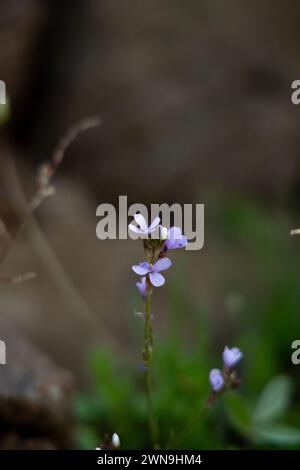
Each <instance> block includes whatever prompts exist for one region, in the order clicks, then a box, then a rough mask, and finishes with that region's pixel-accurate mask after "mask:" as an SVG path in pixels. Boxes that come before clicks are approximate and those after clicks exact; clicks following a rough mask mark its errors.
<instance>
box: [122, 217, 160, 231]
mask: <svg viewBox="0 0 300 470" xmlns="http://www.w3.org/2000/svg"><path fill="white" fill-rule="evenodd" d="M133 217H134V220H135V222H136V224H137V225H133V224H129V228H130V230H131V231H132V232H134V233H137V234H138V235H144V236H148V235H150V234H151V233H153V232H154V231H155V230H156V229H158V226H159V223H160V218H159V217H155V219H154V220H153V222H152V223H151V224H150V225H149V226H148V225H147V222H146V220H145V218H144V217H143V216H142V214H135V215H134V216H133Z"/></svg>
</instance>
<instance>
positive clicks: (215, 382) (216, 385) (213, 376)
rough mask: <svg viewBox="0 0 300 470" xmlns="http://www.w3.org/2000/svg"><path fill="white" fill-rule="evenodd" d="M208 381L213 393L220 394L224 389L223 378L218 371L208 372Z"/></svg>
mask: <svg viewBox="0 0 300 470" xmlns="http://www.w3.org/2000/svg"><path fill="white" fill-rule="evenodd" d="M209 381H210V384H211V387H212V389H213V391H214V392H220V391H221V390H222V388H223V387H224V378H223V376H222V372H221V371H220V370H219V369H212V370H211V371H210V373H209Z"/></svg>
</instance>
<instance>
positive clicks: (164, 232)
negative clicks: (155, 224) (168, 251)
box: [159, 225, 168, 240]
mask: <svg viewBox="0 0 300 470" xmlns="http://www.w3.org/2000/svg"><path fill="white" fill-rule="evenodd" d="M159 238H160V240H167V238H168V229H167V227H163V226H162V225H161V226H160V227H159Z"/></svg>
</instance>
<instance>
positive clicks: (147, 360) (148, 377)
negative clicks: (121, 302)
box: [143, 281, 158, 449]
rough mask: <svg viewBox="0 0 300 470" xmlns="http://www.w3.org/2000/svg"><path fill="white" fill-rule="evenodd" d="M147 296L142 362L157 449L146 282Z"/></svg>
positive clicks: (148, 298) (150, 421) (151, 339)
mask: <svg viewBox="0 0 300 470" xmlns="http://www.w3.org/2000/svg"><path fill="white" fill-rule="evenodd" d="M147 284H148V285H147V295H146V308H145V326H144V350H143V360H144V366H145V390H146V396H147V402H148V412H149V428H150V434H151V440H152V444H153V447H154V448H155V449H157V448H158V442H157V440H158V429H157V422H156V418H155V414H154V410H153V397H152V354H153V331H152V322H151V286H150V284H149V281H147Z"/></svg>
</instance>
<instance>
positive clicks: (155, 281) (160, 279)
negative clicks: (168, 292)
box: [149, 273, 166, 287]
mask: <svg viewBox="0 0 300 470" xmlns="http://www.w3.org/2000/svg"><path fill="white" fill-rule="evenodd" d="M149 277H150V282H151V284H152V285H153V286H154V287H160V286H163V285H164V283H165V282H166V280H165V278H164V276H162V275H161V274H159V273H150V274H149Z"/></svg>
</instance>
